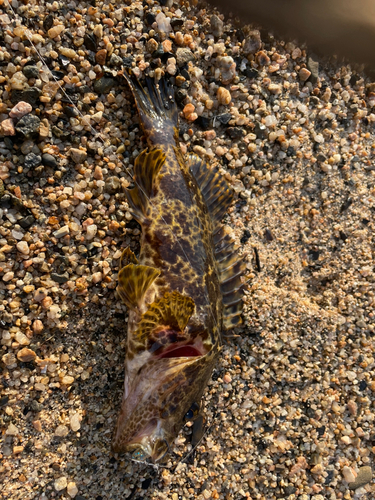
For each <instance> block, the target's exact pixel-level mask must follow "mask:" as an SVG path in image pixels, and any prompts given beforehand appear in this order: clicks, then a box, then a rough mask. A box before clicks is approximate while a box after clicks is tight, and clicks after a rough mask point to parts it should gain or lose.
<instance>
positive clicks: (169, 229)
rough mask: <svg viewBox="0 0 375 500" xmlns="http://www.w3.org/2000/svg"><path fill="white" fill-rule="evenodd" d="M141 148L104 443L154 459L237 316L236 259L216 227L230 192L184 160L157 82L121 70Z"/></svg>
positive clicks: (169, 100)
mask: <svg viewBox="0 0 375 500" xmlns="http://www.w3.org/2000/svg"><path fill="white" fill-rule="evenodd" d="M126 78H127V80H128V83H129V85H130V88H131V90H132V92H133V96H134V98H135V102H136V106H137V109H138V113H139V116H140V121H141V125H142V128H143V131H144V133H145V135H146V137H147V141H148V146H149V149H148V150H145V151H143V152H142V153H141V154H140V155H139V156H138V158H137V159H136V161H135V165H134V181H135V187H134V188H133V189H130V190H128V191H127V198H128V203H129V206H130V209H131V211H132V213H133V216H134V217H135V218H136V220H137V221H138V222H139V223H140V224H141V226H142V237H141V250H140V255H139V257H138V259H137V258H136V257H135V256H134V254H133V253H132V252H131V251H130V250H129V249H127V250H126V251H125V252H124V254H123V259H122V262H121V264H120V268H121V269H120V272H119V284H118V293H119V295H120V296H121V298H122V299H123V301H124V302H125V304H126V305H127V306H128V308H129V318H128V338H127V353H126V359H125V384H124V396H123V400H122V406H121V411H120V415H119V418H118V422H117V427H116V430H115V434H114V438H113V443H112V447H113V450H114V451H115V452H123V451H133V456H134V457H135V458H139V459H141V460H142V459H144V458H146V457H150V458H151V460H152V461H153V462H158V461H160V460H162V459H163V457H165V456H166V454H167V453H168V452H169V450H170V446H171V443H172V442H173V440H174V439H175V438H176V436H177V434H178V432H179V431H180V429H181V427H182V426H183V424H184V422H185V419H186V416H187V415H189V410H190V409H191V408H194V407H197V406H198V404H199V402H200V400H201V397H202V394H203V391H204V389H205V387H206V386H207V383H208V381H209V379H210V377H211V373H212V370H213V367H214V365H215V362H216V360H217V357H218V355H219V352H220V349H221V333H222V331H223V329H224V328H228V327H231V326H235V325H236V324H238V323H239V321H240V312H241V289H242V283H241V279H240V275H241V272H242V267H243V266H242V262H241V261H238V260H237V257H236V256H235V253H236V249H235V248H234V247H233V243H232V241H231V239H230V237H229V236H228V234H227V233H226V231H225V229H224V228H223V227H222V226H221V223H220V219H221V218H222V216H223V215H224V213H225V212H226V210H227V208H228V207H229V205H230V204H231V202H232V197H233V195H232V191H231V190H230V188H229V186H228V185H227V183H226V182H225V181H224V180H223V179H222V178H221V177H220V175H219V174H218V173H217V172H214V171H212V170H210V169H209V168H208V167H207V165H206V164H205V163H204V162H203V161H202V160H200V159H199V158H198V157H197V156H195V155H191V156H190V157H189V158H188V160H187V161H184V158H183V156H182V153H181V150H180V148H179V143H178V129H177V108H176V105H175V102H174V97H173V91H172V89H171V88H170V87H168V85H167V84H166V82H165V81H162V82H161V83H160V84H159V86H155V85H154V84H153V83H152V82H151V81H150V80H148V82H147V83H148V90H145V89H144V88H143V87H142V86H141V85H140V84H139V82H138V81H137V80H136V79H135V78H133V77H130V76H126Z"/></svg>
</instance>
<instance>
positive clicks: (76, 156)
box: [70, 148, 87, 163]
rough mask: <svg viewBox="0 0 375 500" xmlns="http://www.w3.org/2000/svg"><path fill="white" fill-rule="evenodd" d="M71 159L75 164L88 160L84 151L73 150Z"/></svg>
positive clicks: (71, 150)
mask: <svg viewBox="0 0 375 500" xmlns="http://www.w3.org/2000/svg"><path fill="white" fill-rule="evenodd" d="M70 157H71V158H72V160H73V161H74V163H83V162H84V161H85V160H86V158H87V152H86V151H85V150H82V149H77V148H71V149H70Z"/></svg>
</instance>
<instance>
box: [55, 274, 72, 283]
mask: <svg viewBox="0 0 375 500" xmlns="http://www.w3.org/2000/svg"><path fill="white" fill-rule="evenodd" d="M51 279H52V280H53V281H56V283H60V284H62V283H66V282H67V281H69V274H68V273H67V272H65V273H63V274H57V273H51Z"/></svg>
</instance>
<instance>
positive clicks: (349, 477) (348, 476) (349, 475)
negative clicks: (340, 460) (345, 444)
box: [342, 465, 357, 483]
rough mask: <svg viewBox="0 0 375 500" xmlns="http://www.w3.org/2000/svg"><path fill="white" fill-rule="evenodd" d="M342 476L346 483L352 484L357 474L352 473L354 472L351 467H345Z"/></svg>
mask: <svg viewBox="0 0 375 500" xmlns="http://www.w3.org/2000/svg"><path fill="white" fill-rule="evenodd" d="M342 474H343V476H344V479H345V481H346V482H347V483H353V482H354V481H355V479H356V476H357V474H356V473H355V472H354V470H353V469H352V468H351V467H348V466H347V465H345V467H343V469H342Z"/></svg>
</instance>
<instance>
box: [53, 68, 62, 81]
mask: <svg viewBox="0 0 375 500" xmlns="http://www.w3.org/2000/svg"><path fill="white" fill-rule="evenodd" d="M51 73H52V76H53V77H54V78H56V79H57V80H62V79H63V78H64V76H65V73H63V72H62V71H58V70H57V69H53V70H52V71H51Z"/></svg>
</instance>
